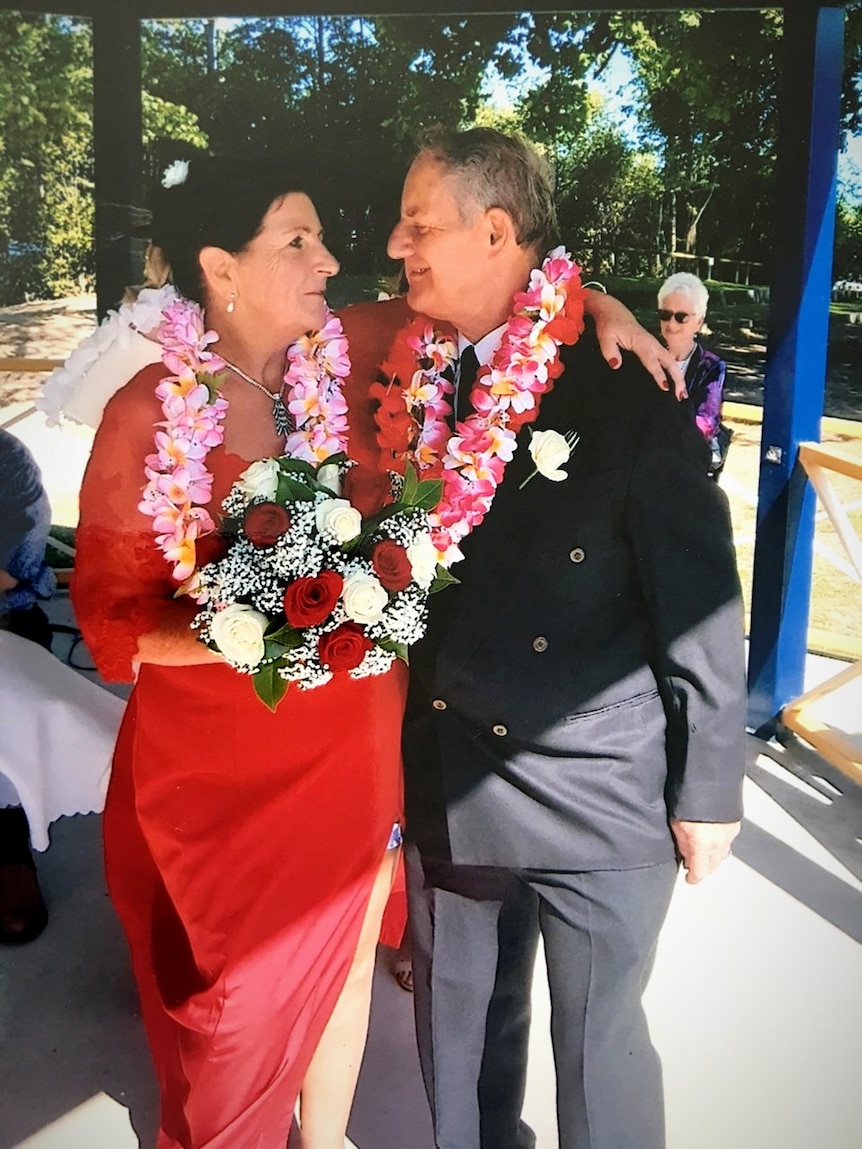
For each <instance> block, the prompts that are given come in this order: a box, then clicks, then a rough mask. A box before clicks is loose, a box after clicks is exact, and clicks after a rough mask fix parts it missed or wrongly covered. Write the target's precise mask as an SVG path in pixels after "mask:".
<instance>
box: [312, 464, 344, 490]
mask: <svg viewBox="0 0 862 1149" xmlns="http://www.w3.org/2000/svg"><path fill="white" fill-rule="evenodd" d="M317 481H318V483H322V484H323V486H324V487H326V489H327V490H329V491H332V493H333V495H340V494H341V475H340V474H339V471H338V464H337V463H325V464H324V465H323V466H322V467H321V468H320V469H319V470H318V472H317Z"/></svg>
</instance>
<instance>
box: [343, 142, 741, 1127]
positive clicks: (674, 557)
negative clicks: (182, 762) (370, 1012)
mask: <svg viewBox="0 0 862 1149" xmlns="http://www.w3.org/2000/svg"><path fill="white" fill-rule="evenodd" d="M556 239H557V237H556V221H555V214H554V208H553V203H552V196H551V184H550V178H549V173H548V170H547V167H546V165H545V164H544V161H543V160H542V159H541V157H540V156H539V155H538V154H537V153H536V152H535V151H534V150H533V149H532V148H531V147H530V146H529V145H527V144H526V143H525V142H523V141H521V140H519V139H515V138H511V137H507V136H503V135H501V134H500V133H497V132H495V131H492V130H490V129H473V130H471V131H469V132H464V133H442V134H438V135H437V136H436V137H434V138H432V139H431V140H429V142H428V143H427V144H426V145H425V146H424V147H423V149H422V150H421V151H420V153H419V155H418V156H417V158H416V160H415V161H414V163H413V165H412V167H411V168H410V171H409V173H408V175H407V179H406V183H405V185H404V192H403V197H402V207H401V219H400V222H399V223H398V224H397V226H396V227H395V230H394V231H393V232H392V236H391V238H390V241H389V254H390V255H391V256H392V257H393V258H395V259H400V260H403V262H404V269H405V273H406V277H407V281H408V283H409V292H408V295H407V305H409V308H410V309H412V311H413V312H416V313H422V314H424V315H425V316H428V317H431V318H432V319H433V320H435V321H441V322H442V323H444V324H447V325H450V327H449V329H451V328H454V329H455V331H456V332H457V344H458V347H459V350H460V364H459V369H458V371H457V373H456V384H457V395H456V397H455V406H456V410H457V412H458V422H457V424H456V427H455V434H454V435H453V436H452V437H450V438H449V439H448V441H447V442H446V443H445V444H444V445H442V446H439V445H438V448H437V450H438V451H439V453H440V455H441V457H442V458H443V464H444V472H445V474H446V481H447V487H446V488H445V489H446V491H448V492H449V494H448V502H447V503H446V511H445V514H444V515H442V516H441V519H442V526H441V529H440V534H439V536H438V537H439V538H440V539H441V540H442V543H441V545H446V544H450V543H454V544H457V543H458V542H459V541H460V548H461V550H462V551H463V554H464V556H465V559H464V561H463V562H462V563H458V564H457V566H456V567H455V568H454V571H453V573H454V574H455V575H456V576H457V578H458V579H459V580H460V585H457V586H455V587H450V588H448V589H447V590H446V591H445V592H444V593H443V594H441V595H439V596H435V597H434V599H432V610H431V619H430V624H429V633H428V635H427V637H426V639H424V640H423V642H422V643H420V644H419V646H418V647H417V649H416V650H415V652H414V654H413V656H412V658H411V696H410V700H409V703H408V715H407V720H406V726H405V740H404V755H405V766H406V777H407V822H408V835H409V837H410V838H411V839H412V840H413V842H414V843H415V844H416V846H417V847H418V853H417V852H415V851H414V855H413V862H412V867H411V870H412V872H411V873H410V875H409V883H410V886H411V887H412V888H411V916H412V923H413V928H414V947H415V949H414V962H415V971H416V978H415V989H416V1010H417V1030H418V1038H419V1045H420V1054H421V1059H422V1068H423V1074H424V1077H425V1083H426V1088H427V1090H428V1095H429V1100H430V1102H431V1107H432V1113H433V1118H434V1128H435V1137H436V1145H437V1146H438V1149H516V1147H518V1149H520V1147H522V1146H529V1145H531V1144H533V1143H534V1138H533V1136H532V1133H531V1131H530V1130H529V1129H528V1128H527V1126H526V1125H524V1123H523V1122H521V1120H520V1108H521V1103H522V1100H523V1090H524V1080H525V1073H526V1049H527V1030H528V1025H529V993H530V980H531V974H532V965H533V958H534V956H535V948H536V940H537V936H538V933H539V932H541V935H542V938H543V942H544V947H545V952H546V957H547V965H548V977H549V984H550V993H551V1000H552V1007H553V1021H552V1039H553V1047H554V1058H555V1063H556V1070H557V1080H558V1087H557V1098H558V1101H557V1109H558V1126H559V1136H560V1145H561V1147H562V1149H659V1147H660V1146H662V1145H663V1144H664V1117H663V1105H662V1089H661V1070H660V1064H659V1061H658V1057H657V1055H656V1053H655V1050H654V1049H653V1047H652V1045H651V1042H650V1039H649V1033H648V1029H647V1025H646V1019H645V1016H644V1013H643V1007H642V1002H641V995H642V992H643V989H644V987H645V985H646V982H647V979H648V977H649V973H650V969H651V965H652V960H653V954H654V950H655V946H656V941H657V938H658V934H659V930H660V928H661V925H662V922H663V921H664V917H665V914H666V911H667V907H668V904H669V901H670V897H671V892H672V890H673V886H674V882H675V878H676V874H677V866H678V860H679V859H681V861H682V864H683V866H684V867H685V868H686V870H687V875H688V880H689V881H690V882H697V881H700V880H701V879H702V878H704V877H706V875H708V874H709V873H711V872H712V871H713V870H714V869H715V867H716V866H717V865H718V864H719V863H720V862H721V860H722V859H723V858H724V857H725V856H726V854H727V853H728V851H729V848H730V844H731V841H732V840H733V838H734V836H735V835H736V833H737V832H738V823H739V819H740V817H741V785H742V776H743V764H744V756H743V736H744V679H743V645H742V643H743V625H742V610H741V602H740V595H739V584H738V578H737V574H736V569H735V561H734V553H733V546H732V541H731V533H730V523H729V516H728V512H727V505H726V501H725V499H724V496H723V495H722V493H721V491H719V490H718V489H717V488H716V487H715V485H714V484H712V483H711V482H710V481H709V480H708V478H707V471H708V467H709V458H708V451H707V449H706V446H705V444H704V442H703V440H702V438H701V437H700V436H699V435H698V433H697V431H696V429H695V427H694V423H693V418H692V413H691V411H690V410H689V404H688V403H677V402H676V401H675V400H674V398H673V396H672V395H670V394H668V393H665V392H662V391H661V390H659V389H658V388H656V387H655V386H654V384H653V381H652V380H651V379H650V378H649V375H648V374H647V373H646V371H645V370H644V369H643V368H642V367H641V365H640V364H639V363H638V362H637V361H635V360H634V359H633V358H632V357H629V356H626V357H625V358H624V362H623V364H622V366H621V368H620V369H619V370H618V371H616V372H614V371H612V370H611V369H610V368H609V366H608V364H607V363H606V362H605V360H604V358H603V357H602V354H601V349H600V347H599V345H598V343H597V342H596V340H595V338H594V337H593V336H592V335H590V334H588V333H586V332H585V333H583V334H581V335H580V337H579V338H577V341H576V342H574V345H571V344H572V343H573V341H574V340H575V338H576V336H577V334H578V330H579V328H580V326H581V324H580V309H579V302H580V292H579V290H578V289H577V287H576V284H575V281H573V280H572V279H571V273H572V269H571V266H570V264H569V262H568V261H567V260H566V259H565V257H563V256H560V255H559V254H558V255H557V256H556V258H555V260H553V261H552V262H551V263H550V264H547V265H546V268H545V271H546V275H545V279H544V281H542V280H540V279H539V278H538V277H536V276H533V277H532V280H531V271H532V270H533V269H534V268H537V267H538V266H539V265H540V264H541V263H542V260H543V258H544V256H545V254H546V253H547V251H548V249H549V248H551V247H553V245H554V243H555V242H556ZM543 282H544V283H545V287H544V288H543V287H542V283H543ZM528 283H531V284H532V289H533V296H532V298H533V301H534V302H535V301H536V299H537V298H538V297H539V296H541V297H542V299H543V300H544V304H543V305H546V312H547V314H545V312H543V313H542V314H545V319H544V320H542V321H541V323H540V324H539V326H534V327H533V328H532V330H531V331H530V332H528V333H526V334H525V330H526V328H525V320H524V318H523V308H524V302H525V298H524V296H523V295H522V294H520V293H523V292H524V291H525V289H526V288H527V285H528ZM563 297H565V299H566V303H565V307H564V308H562V309H561V310H560V300H561V298H563ZM555 301H556V302H555ZM519 310H520V311H521V313H522V314H521V318H510V317H512V316H513V312H515V311H519ZM540 318H541V317H540ZM410 319H411V316H410V313H409V312H407V311H405V305H404V304H403V303H401V302H394V303H391V304H383V305H368V306H362V307H359V308H354V309H352V311H351V312H349V313H348V315H347V317H346V328H347V330H348V332H349V333H350V334H351V335H352V337H353V338H352V348H353V349H354V372H355V374H354V380H355V384H356V385H359V383H360V380H361V379H362V377H363V376H365V377H366V378H367V377H370V376H371V375H372V373H373V370H374V364H375V363H376V364H378V365H379V364H383V365H384V371H386V370H387V367H391V365H392V364H399V363H403V362H405V360H404V355H403V349H404V343H405V325H406V324H407V323H409V321H410ZM551 319H553V322H551ZM537 322H538V321H537ZM420 326H421V325H420ZM529 326H530V324H529V323H526V327H529ZM411 330H412V331H413V342H412V343H411V344H409V346H414V347H415V346H416V339H415V332H416V325H415V324H414V326H413V328H412V329H411ZM453 338H455V336H453ZM525 339H526V343H525V342H524V341H525ZM531 339H532V341H533V343H532V345H533V346H537V345H538V344H541V345H542V354H541V355H537V356H536V358H535V362H533V361H531V359H530V356H529V354H528V353H527V352H528V350H529V348H528V345H529V344H530V340H531ZM548 340H552V341H553V343H554V344H557V343H559V346H556V347H552V346H551V344H549V343H548ZM432 341H433V340H432ZM427 346H428V343H427V339H426V350H427ZM438 346H439V339H438ZM549 347H550V348H551V350H550V352H549V350H548V348H549ZM513 349H514V350H513ZM435 353H436V352H435ZM470 360H472V367H468V366H467V365H466V364H467V362H468V361H470ZM477 362H478V368H479V377H478V382H477V383H476V385H475V387H471V379H470V375H471V374H473V373H475V371H476V364H477ZM483 368H490V370H491V372H492V374H491V375H488V374H487V371H485V372H483V371H482V369H483ZM531 371H532V373H533V374H532V375H531V374H530V372H531ZM404 374H405V371H404V368H403V367H402V368H401V376H402V377H403V375H404ZM513 380H514V382H513ZM549 381H550V382H552V387H550V386H547V382H549ZM515 391H517V392H518V395H517V396H516V399H517V401H512V394H513V393H514V392H515ZM391 393H392V389H391V388H390V390H389V391H388V392H386V394H387V395H391ZM374 394H377V395H378V396H379V395H380V390H379V389H374V388H372V395H374ZM501 396H502V397H503V398H501ZM506 402H508V403H509V405H508V407H506V408H505V410H506V413H505V416H504V417H503V418H502V419H501V418H500V417H499V412H500V409H501V407H500V404H501V403H503V406H504V407H505V403H506ZM495 404H497V406H495ZM536 408H538V412H537V413H536ZM525 410H526V411H527V416H526V419H527V420H532V421H531V422H530V424H529V425H528V426H527V425H525V426H523V429H521V430H519V431H518V435H517V450H515V451H514V455H513V456H512V437H511V435H509V434H508V432H511V431H512V430H515V429H517V428H518V427H519V426H520V425H521V424H522V423H524V422H525V417H524V411H525ZM367 417H368V418H369V419H370V418H374V411H373V403H372V404H369V413H368V416H367ZM483 420H484V422H483ZM489 422H490V423H491V424H493V425H494V427H493V428H492V431H491V432H489V431H487V427H488V425H489ZM378 426H379V428H380V438H379V441H380V442H381V445H382V446H383V447H384V448H386V447H390V448H391V442H390V440H389V439H388V438H387V434H388V433H389V431H391V426H390V425H388V424H386V423H385V422H381V420H380V418H379V415H378ZM541 432H545V433H546V434H545V435H544V437H543V436H542V435H541V434H540V433H541ZM549 433H555V434H549ZM576 435H577V437H578V438H577V442H575V436H576ZM483 436H484V438H483ZM531 436H532V438H531ZM491 440H493V442H494V443H495V444H496V446H492V447H488V443H489V442H490V441H491ZM477 443H482V444H484V446H483V447H482V449H483V450H485V451H486V454H485V455H483V456H482V458H483V459H484V460H485V463H486V470H485V471H483V472H482V474H477V473H475V468H476V466H477V464H476V458H477V457H478V456H477V455H476V454H475V451H478V450H479V448H478V447H476V444H477ZM430 446H431V447H433V443H431V444H430ZM545 448H550V454H551V456H552V457H550V458H549V457H548V456H547V452H546V451H545ZM471 450H472V451H474V453H473V454H471V453H470V452H471ZM495 452H496V453H495ZM510 456H512V457H511V461H509V457H510ZM543 456H544V457H543ZM465 459H467V460H468V463H470V464H471V465H472V466H473V467H474V472H473V473H472V477H471V473H468V470H466V469H465V466H466V465H465V463H464V460H465ZM488 460H490V462H489V461H488ZM489 475H490V482H488V481H487V480H488V477H489ZM549 479H550V480H553V481H549ZM483 480H485V485H484V486H483V485H482V482H483ZM489 490H490V491H491V493H492V494H493V502H492V503H491V505H490V509H488V503H487V498H488V493H489ZM483 499H484V500H485V501H484V502H482V500H483ZM477 507H478V508H480V513H479V514H478V515H476V514H474V513H473V512H475V511H476V508H477ZM481 520H483V521H481ZM471 526H475V530H474V531H472V532H470V527H471ZM468 532H469V533H468ZM462 536H466V537H463V538H462Z"/></svg>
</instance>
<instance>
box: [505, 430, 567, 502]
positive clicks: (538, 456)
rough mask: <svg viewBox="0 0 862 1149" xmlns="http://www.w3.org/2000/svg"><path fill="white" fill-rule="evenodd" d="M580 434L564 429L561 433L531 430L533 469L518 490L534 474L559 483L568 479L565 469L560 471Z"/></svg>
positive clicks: (524, 485) (521, 488)
mask: <svg viewBox="0 0 862 1149" xmlns="http://www.w3.org/2000/svg"><path fill="white" fill-rule="evenodd" d="M579 438H580V436H579V435H578V433H577V431H566V433H565V435H561V434H560V432H559V431H532V432H531V438H530V454H531V455H532V457H533V462H534V463H535V469H534V470H532V471H531V472H530V474H529V475H527V477H526V479H524V481H523V483H521V485H520V486H519V487H518V490H519V491H520V490H523V488H524V487H526V485H527V483H529V481H530V479H532V478H533V477H534V476H535V475H544V477H545V478H546V479H550V480H551V481H552V482H554V483H561V482H562V481H563V479H568V477H569V476H568V475H567V474H566V472H565V471H561V470H560V468H561V467H562V465H563V463H566V462H568V460H569V458H570V456H571V454H572V451H574V449H575V447H576V446H577V443H578V439H579Z"/></svg>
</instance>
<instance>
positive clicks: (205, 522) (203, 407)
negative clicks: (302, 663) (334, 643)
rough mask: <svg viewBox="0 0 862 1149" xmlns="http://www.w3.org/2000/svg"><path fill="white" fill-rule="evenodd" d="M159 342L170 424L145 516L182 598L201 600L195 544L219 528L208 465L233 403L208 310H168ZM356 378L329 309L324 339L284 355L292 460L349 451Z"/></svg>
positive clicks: (159, 428) (162, 435)
mask: <svg viewBox="0 0 862 1149" xmlns="http://www.w3.org/2000/svg"><path fill="white" fill-rule="evenodd" d="M156 336H157V338H158V341H159V342H160V343H161V345H162V362H163V363H164V364H165V366H166V367H167V368H168V371H169V372H170V374H169V375H167V376H166V377H165V378H164V379H162V381H161V382H160V383H159V385H158V387H156V396H157V397H158V398H159V399H160V400H161V403H162V413H163V414H164V419H162V420H160V421H159V422H158V423H156V432H155V448H156V449H155V452H154V453H153V454H151V455H147V457H146V459H145V473H146V476H147V483H146V485H145V487H144V489H143V496H142V499H141V502H140V503H139V504H138V509H139V510H140V511H142V512H143V513H144V514H145V515H148V516H149V517H151V518H152V520H153V531H154V532H155V535H156V545H157V546H158V548H159V549H160V550H161V551H162V552H163V554H164V556H165V558H166V559H167V561H168V562H169V563H172V564H173V569H172V572H171V573H172V575H173V577H174V579H176V581H177V582H179V583H181V584H183V585H182V586H181V587H180V591H179V592H178V593H190V594H194V591H195V587H194V574H195V568H196V565H197V560H196V550H197V547H196V543H197V540H198V539H199V538H201V537H203V536H204V535H206V534H209V533H210V532H212V531H214V530H215V523H214V522H213V519H212V517H211V515H210V514H209V512H208V511H207V510H206V507H207V505H208V504H209V503H210V501H211V500H212V484H213V477H212V475H211V474H210V472H209V471H208V470H207V468H206V458H207V455H208V454H209V452H210V450H211V449H212V448H213V447H217V446H218V445H219V444H220V443H222V442H223V441H224V428H223V426H222V420H223V419H224V417H225V414H226V412H227V409H228V403H227V400H226V399H223V398H222V397H221V395H219V393H218V390H217V388H216V385H215V376H217V375H218V373H219V372H220V371H223V370H224V369H225V362H224V360H223V359H222V358H221V357H220V356H219V355H218V354H217V353H216V352H214V351H211V350H210V349H209V346H210V344H211V343H215V342H216V341H217V339H218V335H217V334H216V333H215V332H214V331H207V330H206V328H205V325H204V316H203V312H202V311H201V308H200V307H199V306H198V304H196V303H192V302H191V301H190V300H186V299H178V300H176V301H175V302H173V303H172V304H171V305H170V306H169V307H167V308H165V310H164V311H163V312H162V322H161V324H160V325H159V328H158V330H157V332H156ZM349 373H350V360H349V358H348V354H347V340H346V339H345V337H344V334H343V332H342V328H341V321H340V320H339V319H337V318H336V317H335V316H334V315H332V314H331V312H329V311H328V310H327V313H326V322H325V324H324V326H323V327H322V328H321V329H320V331H318V332H317V333H316V334H314V335H308V336H303V337H302V339H300V340H298V341H297V342H296V343H295V344H293V345H292V346H291V347H290V348H289V350H288V352H287V367H286V371H285V376H284V379H285V384H286V387H287V406H288V409H289V410H290V412H291V414H292V415H293V418H294V424H295V427H296V430H295V431H293V432H292V433H291V434H290V435H289V436H288V437H287V440H286V442H285V447H284V450H285V454H286V455H288V456H290V457H291V458H294V459H305V460H307V461H308V462H312V463H319V462H321V461H322V460H323V459H326V458H327V457H328V456H330V455H334V454H338V453H339V452H342V451H344V450H346V447H347V433H348V425H347V404H346V402H345V400H344V396H343V395H342V393H341V380H342V379H343V378H344V377H345V376H346V375H348V374H349Z"/></svg>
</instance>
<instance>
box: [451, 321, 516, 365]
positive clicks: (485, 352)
mask: <svg viewBox="0 0 862 1149" xmlns="http://www.w3.org/2000/svg"><path fill="white" fill-rule="evenodd" d="M505 330H506V324H505V323H501V324H500V326H499V327H495V328H494V330H493V331H489V332H488V334H487V335H483V336H482V338H481V339H480V340H478V341H477V342H476V343H474V344H473V347H474V349H475V351H476V358H477V359H478V361H479V366H480V367H487V366H488V364H489V363H490V362H491V360H492V359H493V358H494V354H495V352H496V350H497V348H498V347H499V346H500V344H501V343H502V342H503V333H504V332H505ZM469 346H470V340H469V339H468V338H467V337H466V336H465V335H462V334H461V332H460V331H459V332H458V355H459V356H461V355H462V354H463V352H464V348H465V347H469Z"/></svg>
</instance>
